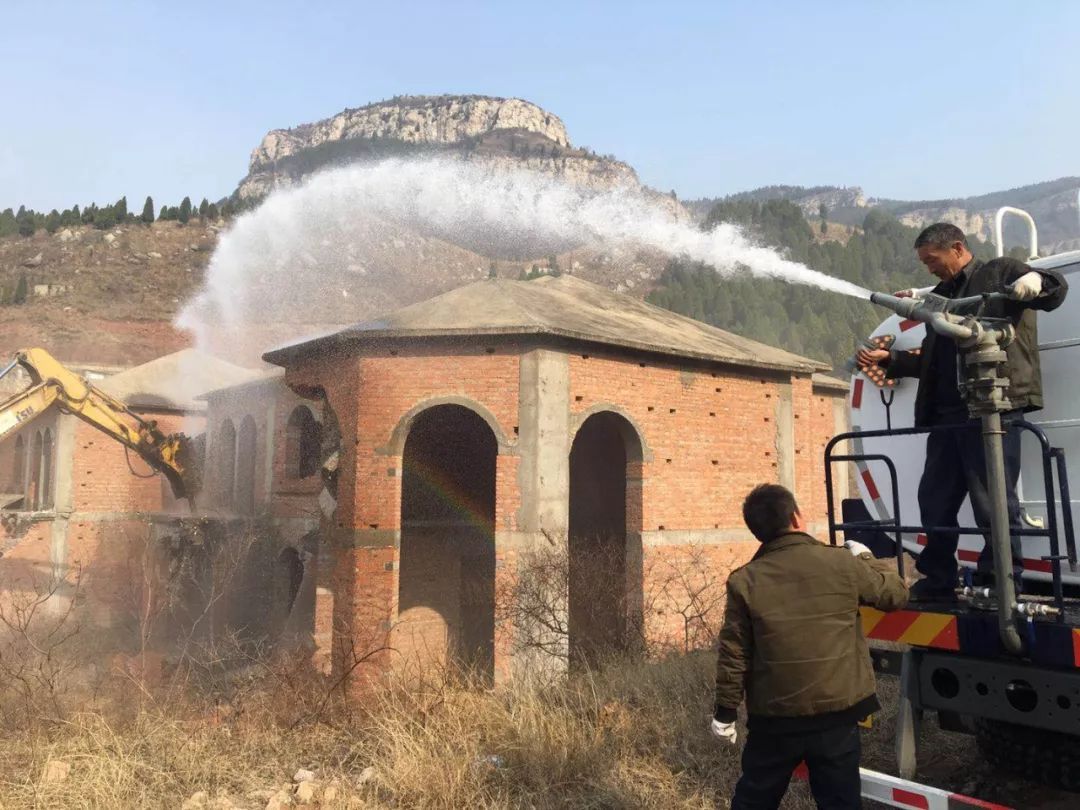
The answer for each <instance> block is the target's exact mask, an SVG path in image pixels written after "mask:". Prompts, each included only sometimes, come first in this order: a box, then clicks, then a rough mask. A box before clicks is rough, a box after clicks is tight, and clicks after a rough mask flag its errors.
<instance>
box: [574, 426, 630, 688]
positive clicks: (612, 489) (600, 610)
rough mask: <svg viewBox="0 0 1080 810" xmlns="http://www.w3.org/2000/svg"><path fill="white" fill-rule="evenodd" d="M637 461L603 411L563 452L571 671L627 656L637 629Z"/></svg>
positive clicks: (626, 431)
mask: <svg viewBox="0 0 1080 810" xmlns="http://www.w3.org/2000/svg"><path fill="white" fill-rule="evenodd" d="M640 461H641V440H640V439H639V437H638V435H637V432H636V431H635V430H634V428H633V426H632V425H631V424H630V423H629V422H628V421H627V420H626V419H625V418H623V417H622V416H620V415H619V414H616V413H612V412H610V411H603V412H600V413H596V414H593V415H592V416H590V417H589V418H588V419H586V420H585V422H584V424H582V426H581V429H580V430H579V431H578V433H577V435H576V436H575V437H574V443H573V445H572V446H571V448H570V532H569V535H570V536H569V538H568V551H569V576H568V579H569V582H568V586H569V632H570V639H569V642H570V645H569V646H570V663H571V665H572V666H578V667H581V666H586V667H591V666H596V665H598V664H600V663H602V662H603V661H604V659H605V658H608V657H610V656H613V655H618V654H621V653H625V652H627V651H628V650H629V649H630V648H631V647H632V642H633V631H635V630H636V629H638V627H639V621H638V620H639V617H638V616H637V615H636V614H637V612H638V611H639V610H640V607H639V606H640V599H641V570H640V548H639V546H640V541H641V526H640V520H641V518H640V515H641V508H640V497H641V487H640V473H638V472H634V471H635V470H638V469H640V467H639V462H640ZM631 472H633V473H634V475H635V476H636V479H635V478H631V475H630V473H631ZM631 484H633V486H631ZM630 541H632V542H630Z"/></svg>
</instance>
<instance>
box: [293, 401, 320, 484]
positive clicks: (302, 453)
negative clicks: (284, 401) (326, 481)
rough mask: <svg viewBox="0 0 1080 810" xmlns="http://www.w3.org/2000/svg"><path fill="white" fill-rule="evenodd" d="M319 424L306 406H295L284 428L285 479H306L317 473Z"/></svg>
mask: <svg viewBox="0 0 1080 810" xmlns="http://www.w3.org/2000/svg"><path fill="white" fill-rule="evenodd" d="M319 460H320V459H319V423H318V422H316V421H315V417H314V416H313V415H312V413H311V409H310V408H308V407H307V406H306V405H297V406H296V407H295V408H294V409H293V412H292V413H291V414H289V421H288V423H287V424H286V426H285V477H286V478H287V479H290V480H297V479H300V478H307V477H308V476H311V475H314V474H315V473H317V472H318V471H319Z"/></svg>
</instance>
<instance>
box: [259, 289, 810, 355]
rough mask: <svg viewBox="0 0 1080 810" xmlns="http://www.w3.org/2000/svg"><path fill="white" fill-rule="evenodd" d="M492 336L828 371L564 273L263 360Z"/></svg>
mask: <svg viewBox="0 0 1080 810" xmlns="http://www.w3.org/2000/svg"><path fill="white" fill-rule="evenodd" d="M493 335H543V336H549V337H556V338H564V339H570V340H580V341H586V342H589V343H602V344H606V345H609V346H618V347H622V348H627V349H633V350H637V351H645V352H651V353H658V354H665V355H671V356H675V357H689V358H694V359H699V360H709V361H715V362H721V363H727V364H732V365H738V366H751V367H754V368H767V369H776V370H783V371H802V372H815V371H824V370H826V369H828V368H829V366H828V365H826V364H825V363H822V362H820V361H818V360H811V359H809V358H806V357H800V356H799V355H796V354H791V353H790V352H786V351H784V350H782V349H777V348H775V347H773V346H767V345H766V344H764V343H758V342H757V341H754V340H749V339H747V338H743V337H739V336H738V335H733V334H731V333H730V332H725V331H723V330H722V329H717V328H715V327H712V326H709V325H708V324H705V323H702V322H700V321H695V320H693V319H692V318H687V317H684V316H682V315H677V314H675V313H674V312H670V311H668V310H666V309H661V308H660V307H655V306H652V305H651V304H647V303H645V302H644V301H641V300H640V299H637V298H634V297H633V296H630V295H625V294H623V293H617V292H613V291H612V290H609V289H607V288H605V287H601V286H599V285H596V284H592V283H590V282H587V281H583V280H581V279H579V278H575V277H573V276H567V275H563V276H542V277H541V278H538V279H535V280H533V281H510V280H506V279H489V280H486V281H479V282H476V283H473V284H469V285H466V286H464V287H459V288H458V289H456V290H451V291H450V292H448V293H444V294H443V295H440V296H437V297H435V298H432V299H430V300H427V301H422V302H420V303H418V304H413V305H412V306H408V307H405V308H404V309H400V310H397V311H396V312H393V313H391V314H389V315H386V316H384V317H382V318H378V319H375V320H371V321H366V322H364V323H359V324H356V325H355V326H351V327H348V328H346V329H343V330H341V331H340V332H336V333H334V334H332V335H327V336H322V337H317V338H313V339H310V340H306V341H301V342H299V343H294V344H292V345H290V346H285V347H283V348H280V349H275V350H273V351H270V352H267V353H266V354H264V355H263V359H264V360H266V361H268V362H271V363H275V364H277V365H288V364H289V363H290V362H291V361H294V360H295V359H297V358H300V357H303V356H306V355H309V354H313V353H320V352H322V351H326V350H328V349H331V348H336V347H347V346H355V345H358V344H363V343H365V342H373V341H376V340H381V341H384V340H399V339H409V338H428V337H460V338H468V337H481V336H493Z"/></svg>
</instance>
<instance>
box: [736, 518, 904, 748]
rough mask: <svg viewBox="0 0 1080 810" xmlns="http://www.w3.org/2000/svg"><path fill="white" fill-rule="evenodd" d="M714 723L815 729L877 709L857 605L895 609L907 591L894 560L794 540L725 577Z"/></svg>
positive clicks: (772, 546) (763, 551)
mask: <svg viewBox="0 0 1080 810" xmlns="http://www.w3.org/2000/svg"><path fill="white" fill-rule="evenodd" d="M727 587H728V597H727V613H726V614H725V616H724V627H723V629H722V630H721V631H720V653H719V660H718V662H717V667H716V709H715V716H716V718H717V719H718V720H720V721H722V722H731V721H732V720H734V719H735V710H736V708H737V707H738V705H739V704H740V703H741V702H742V700H743V693H744V692H745V694H746V707H747V712H748V713H749V715H750V725H751V727H754V726H755V724H757V725H758V726H759V727H764V726H771V727H772V728H774V729H776V730H783V731H787V730H791V731H794V730H798V729H800V728H811V727H814V724H815V722H817V721H819V720H821V719H822V718H832V719H837V718H839V719H850V720H851V721H852V722H855V721H856V720H861V719H862V718H864V717H866V716H867V715H869V714H870V713H872V712H873V711H875V710H876V709H877V708H878V704H877V699H876V696H875V682H874V671H873V668H872V667H871V665H870V652H869V649H868V648H867V645H866V639H865V638H864V637H863V631H862V622H861V620H860V617H859V605H872V606H874V607H877V608H880V609H881V610H896V609H898V608H901V607H903V606H904V605H905V604H906V603H907V596H908V591H907V587H906V586H905V585H904V582H903V580H902V579H900V575H899V574H898V573H897V572H896V561H895V560H876V559H874V558H873V557H871V556H870V555H869V554H864V555H862V556H861V557H858V558H856V557H854V556H852V554H851V552H850V551H848V550H847V549H846V548H844V547H843V546H828V545H825V544H823V543H819V542H818V541H817V540H815V539H814V538H813V537H811V536H810V535H808V534H802V533H801V532H794V533H791V534H787V535H784V536H782V537H778V538H776V539H775V540H772V541H770V542H768V543H764V544H762V546H761V548H760V549H759V550H758V552H757V554H755V555H754V558H753V559H752V560H751V561H750V562H749V563H747V564H746V565H744V566H743V567H742V568H739V569H737V570H735V571H734V572H732V574H731V577H730V578H729V579H728V586H727Z"/></svg>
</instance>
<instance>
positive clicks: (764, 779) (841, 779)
mask: <svg viewBox="0 0 1080 810" xmlns="http://www.w3.org/2000/svg"><path fill="white" fill-rule="evenodd" d="M859 749H860V742H859V727H858V726H857V725H855V724H854V723H846V724H844V725H842V726H835V727H833V728H828V729H824V730H821V731H809V732H798V733H790V732H784V733H780V732H769V731H766V732H762V731H761V730H755V731H751V732H750V736H749V737H748V738H747V740H746V748H744V749H743V755H742V771H743V772H742V777H741V778H740V779H739V784H738V785H736V786H735V797H734V798H733V799H732V800H731V810H775V808H777V807H779V806H780V800H781V799H782V798H784V793H785V792H786V791H787V787H788V782H790V781H791V772H792V771H794V770H795V768H796V767H797V766H798V765H799V763H801V762H806V766H807V768H808V769H809V771H810V791H811V792H812V793H813V794H814V801H815V802H817V806H818V808H820V810H858V808H860V807H862V800H861V799H860V798H859V787H860V780H859Z"/></svg>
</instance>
